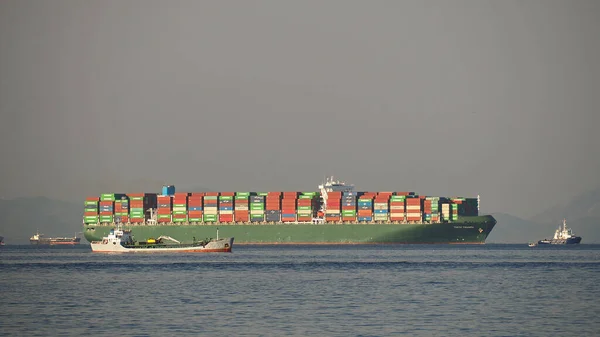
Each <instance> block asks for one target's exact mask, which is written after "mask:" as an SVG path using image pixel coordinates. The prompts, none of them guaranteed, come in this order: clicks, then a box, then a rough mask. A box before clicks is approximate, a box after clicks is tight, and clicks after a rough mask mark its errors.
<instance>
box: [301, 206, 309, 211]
mask: <svg viewBox="0 0 600 337" xmlns="http://www.w3.org/2000/svg"><path fill="white" fill-rule="evenodd" d="M311 209H312V207H310V206H298V210H303V211H305V210H309V211H310V210H311Z"/></svg>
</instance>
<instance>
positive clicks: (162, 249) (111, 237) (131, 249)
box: [91, 228, 233, 253]
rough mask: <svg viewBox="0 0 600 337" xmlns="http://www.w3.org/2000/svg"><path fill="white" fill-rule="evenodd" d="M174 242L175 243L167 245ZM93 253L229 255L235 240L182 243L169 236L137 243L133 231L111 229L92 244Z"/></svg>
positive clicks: (217, 239) (224, 239)
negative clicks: (106, 234) (100, 239)
mask: <svg viewBox="0 0 600 337" xmlns="http://www.w3.org/2000/svg"><path fill="white" fill-rule="evenodd" d="M166 240H168V241H173V242H174V243H167V242H166ZM91 246H92V251H93V252H100V253H170V252H174V253H229V252H231V248H232V246H233V238H223V239H219V232H218V230H217V238H216V239H206V240H202V241H194V242H192V243H181V242H179V241H178V240H176V239H173V238H172V237H169V236H159V237H158V238H156V239H155V238H149V239H148V240H146V241H139V242H138V241H135V240H134V239H133V236H132V235H131V230H124V229H121V228H116V229H111V230H110V232H109V234H108V236H105V237H103V238H102V241H93V242H91Z"/></svg>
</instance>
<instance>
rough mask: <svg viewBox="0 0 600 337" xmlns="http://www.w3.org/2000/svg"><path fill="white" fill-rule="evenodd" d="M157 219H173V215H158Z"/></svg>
mask: <svg viewBox="0 0 600 337" xmlns="http://www.w3.org/2000/svg"><path fill="white" fill-rule="evenodd" d="M156 218H157V219H171V214H158V215H157V216H156Z"/></svg>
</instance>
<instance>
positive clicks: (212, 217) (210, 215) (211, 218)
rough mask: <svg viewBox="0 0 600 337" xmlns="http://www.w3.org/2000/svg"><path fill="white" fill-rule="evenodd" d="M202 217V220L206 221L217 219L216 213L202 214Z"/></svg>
mask: <svg viewBox="0 0 600 337" xmlns="http://www.w3.org/2000/svg"><path fill="white" fill-rule="evenodd" d="M202 219H204V221H208V222H214V221H217V216H216V215H212V214H209V215H204V216H203V217H202Z"/></svg>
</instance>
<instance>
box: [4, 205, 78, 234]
mask: <svg viewBox="0 0 600 337" xmlns="http://www.w3.org/2000/svg"><path fill="white" fill-rule="evenodd" d="M82 214H83V202H81V204H76V203H70V202H65V201H58V200H53V199H49V198H46V197H29V198H17V199H11V200H3V199H0V235H2V236H4V242H5V243H6V244H7V245H10V244H26V243H29V238H30V237H31V236H32V235H33V234H35V233H36V231H38V230H39V232H40V233H43V234H45V235H46V236H74V235H75V234H76V233H80V232H81V231H82V227H81V226H82V225H81V219H82V218H81V217H82ZM78 236H80V237H82V235H81V234H78ZM82 242H85V239H83V240H82Z"/></svg>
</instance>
